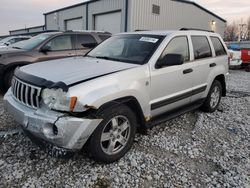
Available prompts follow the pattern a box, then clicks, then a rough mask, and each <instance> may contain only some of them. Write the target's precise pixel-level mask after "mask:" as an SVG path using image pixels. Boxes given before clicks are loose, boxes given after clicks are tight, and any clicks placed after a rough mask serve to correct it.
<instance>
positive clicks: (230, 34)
mask: <svg viewBox="0 0 250 188" xmlns="http://www.w3.org/2000/svg"><path fill="white" fill-rule="evenodd" d="M238 32H239V31H238V24H237V23H236V22H233V23H231V24H229V25H227V27H226V30H225V35H224V36H225V41H236V40H237V39H238V38H237V35H238Z"/></svg>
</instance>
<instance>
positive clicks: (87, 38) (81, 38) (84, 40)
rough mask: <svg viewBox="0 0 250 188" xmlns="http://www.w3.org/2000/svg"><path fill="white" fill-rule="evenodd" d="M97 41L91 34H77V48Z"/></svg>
mask: <svg viewBox="0 0 250 188" xmlns="http://www.w3.org/2000/svg"><path fill="white" fill-rule="evenodd" d="M90 43H97V42H96V40H95V39H94V37H92V36H91V35H87V34H85V35H76V48H77V49H83V48H84V47H83V45H84V44H90Z"/></svg>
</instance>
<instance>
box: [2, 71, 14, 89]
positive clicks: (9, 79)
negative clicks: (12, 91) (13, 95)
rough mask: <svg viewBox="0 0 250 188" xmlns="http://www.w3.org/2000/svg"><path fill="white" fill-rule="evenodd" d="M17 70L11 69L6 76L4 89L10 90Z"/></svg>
mask: <svg viewBox="0 0 250 188" xmlns="http://www.w3.org/2000/svg"><path fill="white" fill-rule="evenodd" d="M14 71H15V69H11V70H10V71H9V72H7V73H6V74H5V76H4V89H5V90H8V89H9V88H10V87H11V82H12V78H13V75H14Z"/></svg>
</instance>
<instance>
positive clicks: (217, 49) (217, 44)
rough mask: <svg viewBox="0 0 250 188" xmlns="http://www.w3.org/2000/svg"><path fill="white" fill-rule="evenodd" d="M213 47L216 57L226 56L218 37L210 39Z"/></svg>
mask: <svg viewBox="0 0 250 188" xmlns="http://www.w3.org/2000/svg"><path fill="white" fill-rule="evenodd" d="M210 38H211V41H212V43H213V46H214V50H215V54H216V56H220V55H226V54H227V52H226V50H225V48H224V46H223V45H222V43H221V41H220V39H219V38H218V37H210Z"/></svg>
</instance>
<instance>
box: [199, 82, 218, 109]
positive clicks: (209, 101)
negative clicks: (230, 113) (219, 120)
mask: <svg viewBox="0 0 250 188" xmlns="http://www.w3.org/2000/svg"><path fill="white" fill-rule="evenodd" d="M221 96H222V86H221V83H220V82H219V81H218V80H215V81H214V82H213V84H212V86H211V88H210V91H209V93H208V96H207V98H206V100H205V102H204V104H203V105H202V107H201V108H202V110H203V111H205V112H214V111H215V110H216V109H217V108H218V106H219V104H220V100H221Z"/></svg>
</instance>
